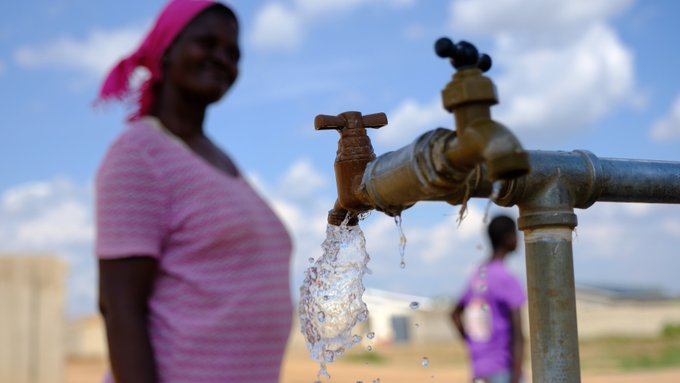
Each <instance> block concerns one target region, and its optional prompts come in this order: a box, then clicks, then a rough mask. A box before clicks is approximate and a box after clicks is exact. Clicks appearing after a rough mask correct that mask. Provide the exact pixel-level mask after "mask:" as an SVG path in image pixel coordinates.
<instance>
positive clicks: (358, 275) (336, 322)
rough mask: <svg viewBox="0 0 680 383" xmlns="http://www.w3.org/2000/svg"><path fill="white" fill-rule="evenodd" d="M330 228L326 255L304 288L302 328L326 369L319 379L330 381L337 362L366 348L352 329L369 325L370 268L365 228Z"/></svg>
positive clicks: (312, 268) (310, 270)
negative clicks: (331, 368) (365, 278)
mask: <svg viewBox="0 0 680 383" xmlns="http://www.w3.org/2000/svg"><path fill="white" fill-rule="evenodd" d="M346 221H347V220H345V222H343V224H342V225H340V226H335V225H330V224H329V225H328V226H327V227H326V240H325V241H324V242H323V244H322V245H321V247H322V249H323V254H322V255H321V257H319V258H318V259H317V260H316V261H315V262H314V263H313V265H312V266H310V267H309V268H308V269H307V271H306V272H305V279H304V282H303V284H302V287H301V288H300V306H299V315H300V326H301V331H302V334H303V335H304V337H305V341H306V343H307V349H308V350H309V353H310V354H311V356H312V358H313V359H314V360H315V361H316V362H318V363H319V365H320V366H321V369H320V370H319V374H318V376H317V378H318V379H320V378H321V377H322V376H325V377H327V378H330V375H329V374H328V371H327V369H326V364H327V363H332V362H333V361H334V360H335V358H336V357H338V356H341V355H342V354H344V353H345V352H346V351H347V350H349V349H350V348H352V347H353V346H355V345H356V344H358V343H359V342H361V339H362V337H361V336H360V335H356V334H352V328H353V327H354V326H355V325H357V324H358V323H361V322H365V321H366V320H367V319H368V309H367V307H366V303H364V301H363V300H362V296H363V293H364V290H365V288H364V285H363V276H364V274H366V273H369V274H370V270H369V269H368V267H367V264H368V261H369V259H370V258H369V256H368V253H366V240H365V238H364V234H363V232H362V231H361V228H360V227H359V225H356V226H349V225H347V222H346Z"/></svg>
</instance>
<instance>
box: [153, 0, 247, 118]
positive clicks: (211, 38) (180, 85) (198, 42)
mask: <svg viewBox="0 0 680 383" xmlns="http://www.w3.org/2000/svg"><path fill="white" fill-rule="evenodd" d="M240 56H241V54H240V50H239V46H238V25H237V23H236V21H235V20H234V18H232V17H231V16H230V15H229V14H228V13H227V12H226V11H225V10H222V9H218V8H210V9H208V10H206V11H205V12H203V13H201V14H200V15H198V16H197V17H196V18H195V19H194V20H192V21H191V22H190V23H189V25H187V27H186V28H185V29H184V31H182V33H181V34H180V35H179V36H178V37H177V39H176V40H175V42H174V43H173V45H172V46H171V47H170V49H169V50H168V52H167V53H166V55H165V60H166V62H165V66H164V70H165V78H164V84H163V86H170V87H174V88H176V90H177V91H178V92H179V93H180V94H184V95H186V96H188V99H190V100H194V101H198V102H202V103H205V105H207V104H210V103H213V102H216V101H218V100H219V99H221V98H222V96H224V94H225V93H226V92H227V91H228V90H229V88H231V86H232V85H233V84H234V82H235V81H236V78H237V77H238V61H239V58H240Z"/></svg>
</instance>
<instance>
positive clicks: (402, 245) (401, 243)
mask: <svg viewBox="0 0 680 383" xmlns="http://www.w3.org/2000/svg"><path fill="white" fill-rule="evenodd" d="M401 222H402V221H401V215H395V216H394V223H395V224H397V229H398V230H399V256H400V257H401V263H400V264H399V267H400V268H402V269H403V268H406V262H404V253H405V251H406V242H407V241H406V236H405V235H404V229H403V228H402V226H401Z"/></svg>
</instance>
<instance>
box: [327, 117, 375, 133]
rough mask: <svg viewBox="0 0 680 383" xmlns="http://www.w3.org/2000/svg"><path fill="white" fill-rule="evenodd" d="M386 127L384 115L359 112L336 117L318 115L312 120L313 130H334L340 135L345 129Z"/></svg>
mask: <svg viewBox="0 0 680 383" xmlns="http://www.w3.org/2000/svg"><path fill="white" fill-rule="evenodd" d="M385 125H387V116H386V115H385V113H374V114H367V115H365V116H362V115H361V112H345V113H342V114H339V115H337V116H329V115H325V114H319V115H318V116H316V118H314V129H316V130H329V129H335V130H338V131H340V132H341V133H342V131H343V130H345V129H365V128H374V129H377V128H380V127H383V126H385Z"/></svg>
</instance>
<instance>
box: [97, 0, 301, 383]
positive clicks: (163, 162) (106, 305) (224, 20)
mask: <svg viewBox="0 0 680 383" xmlns="http://www.w3.org/2000/svg"><path fill="white" fill-rule="evenodd" d="M238 33H239V25H238V20H237V16H236V15H235V14H234V12H233V11H232V10H231V9H230V8H229V7H227V6H226V5H224V4H222V3H219V2H216V1H209V0H173V1H170V2H169V3H168V4H167V5H166V7H165V8H164V9H163V10H162V12H161V13H160V14H159V17H158V19H157V20H156V22H155V24H154V26H153V28H152V30H151V31H150V32H149V34H148V35H147V36H146V38H145V39H144V41H143V42H142V44H141V45H140V46H139V48H138V49H137V50H136V51H135V52H134V53H133V54H132V55H130V56H129V57H127V58H125V59H123V60H122V61H120V63H118V65H117V66H116V67H115V68H114V69H113V70H112V71H111V73H110V74H109V75H108V77H107V78H106V80H105V82H104V85H103V86H102V89H101V92H100V95H99V99H98V102H100V101H108V100H117V101H125V100H132V101H133V105H134V106H135V109H134V112H133V114H132V115H131V116H130V118H129V119H128V124H127V125H128V126H127V128H126V129H125V130H124V132H122V133H121V135H120V136H119V137H118V138H117V139H116V140H115V142H113V143H112V145H111V147H110V148H109V150H108V152H107V154H106V156H105V158H104V160H103V162H102V164H101V166H100V168H99V170H98V172H97V180H96V196H97V197H96V214H97V237H96V249H95V250H96V255H97V257H98V259H99V302H100V310H101V313H102V315H103V317H104V320H105V323H106V333H107V339H108V347H109V360H110V366H111V374H110V376H107V378H106V380H107V381H108V382H116V383H141V382H144V383H152V382H158V383H168V382H182V383H228V382H250V383H252V382H262V383H273V382H278V380H279V375H280V369H281V362H282V359H283V355H284V351H285V347H286V342H287V339H288V335H289V333H290V329H291V322H292V304H291V297H290V289H289V263H290V254H291V240H290V237H289V235H288V233H287V232H286V229H285V228H284V225H283V224H282V222H281V221H280V220H279V218H277V216H276V215H275V213H274V212H273V211H272V209H271V208H270V207H269V206H268V205H267V203H266V202H265V201H264V200H263V199H262V198H261V197H260V196H259V195H258V194H257V193H256V192H255V190H254V189H253V188H252V187H251V185H250V184H249V183H248V182H247V180H246V179H245V178H244V176H243V174H242V173H241V171H240V170H239V168H238V167H237V165H236V164H235V163H234V161H232V159H231V158H230V157H229V156H228V155H227V154H225V152H223V151H222V150H221V149H220V148H218V146H217V145H216V144H215V143H213V141H211V140H210V138H208V136H206V134H205V132H204V129H203V126H204V120H205V117H206V111H207V108H208V106H209V105H212V104H214V103H216V102H218V101H219V100H220V99H221V98H222V97H223V96H224V95H225V93H226V92H227V91H228V90H229V89H230V88H231V86H232V85H233V84H234V82H235V81H236V79H237V76H238V62H239V57H240V50H239V43H238ZM139 67H143V68H146V69H147V70H148V72H149V77H148V79H147V80H146V82H145V83H143V84H142V85H141V86H140V87H138V88H135V89H132V86H131V83H130V80H131V76H133V73H134V72H135V70H136V69H137V68H139Z"/></svg>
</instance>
